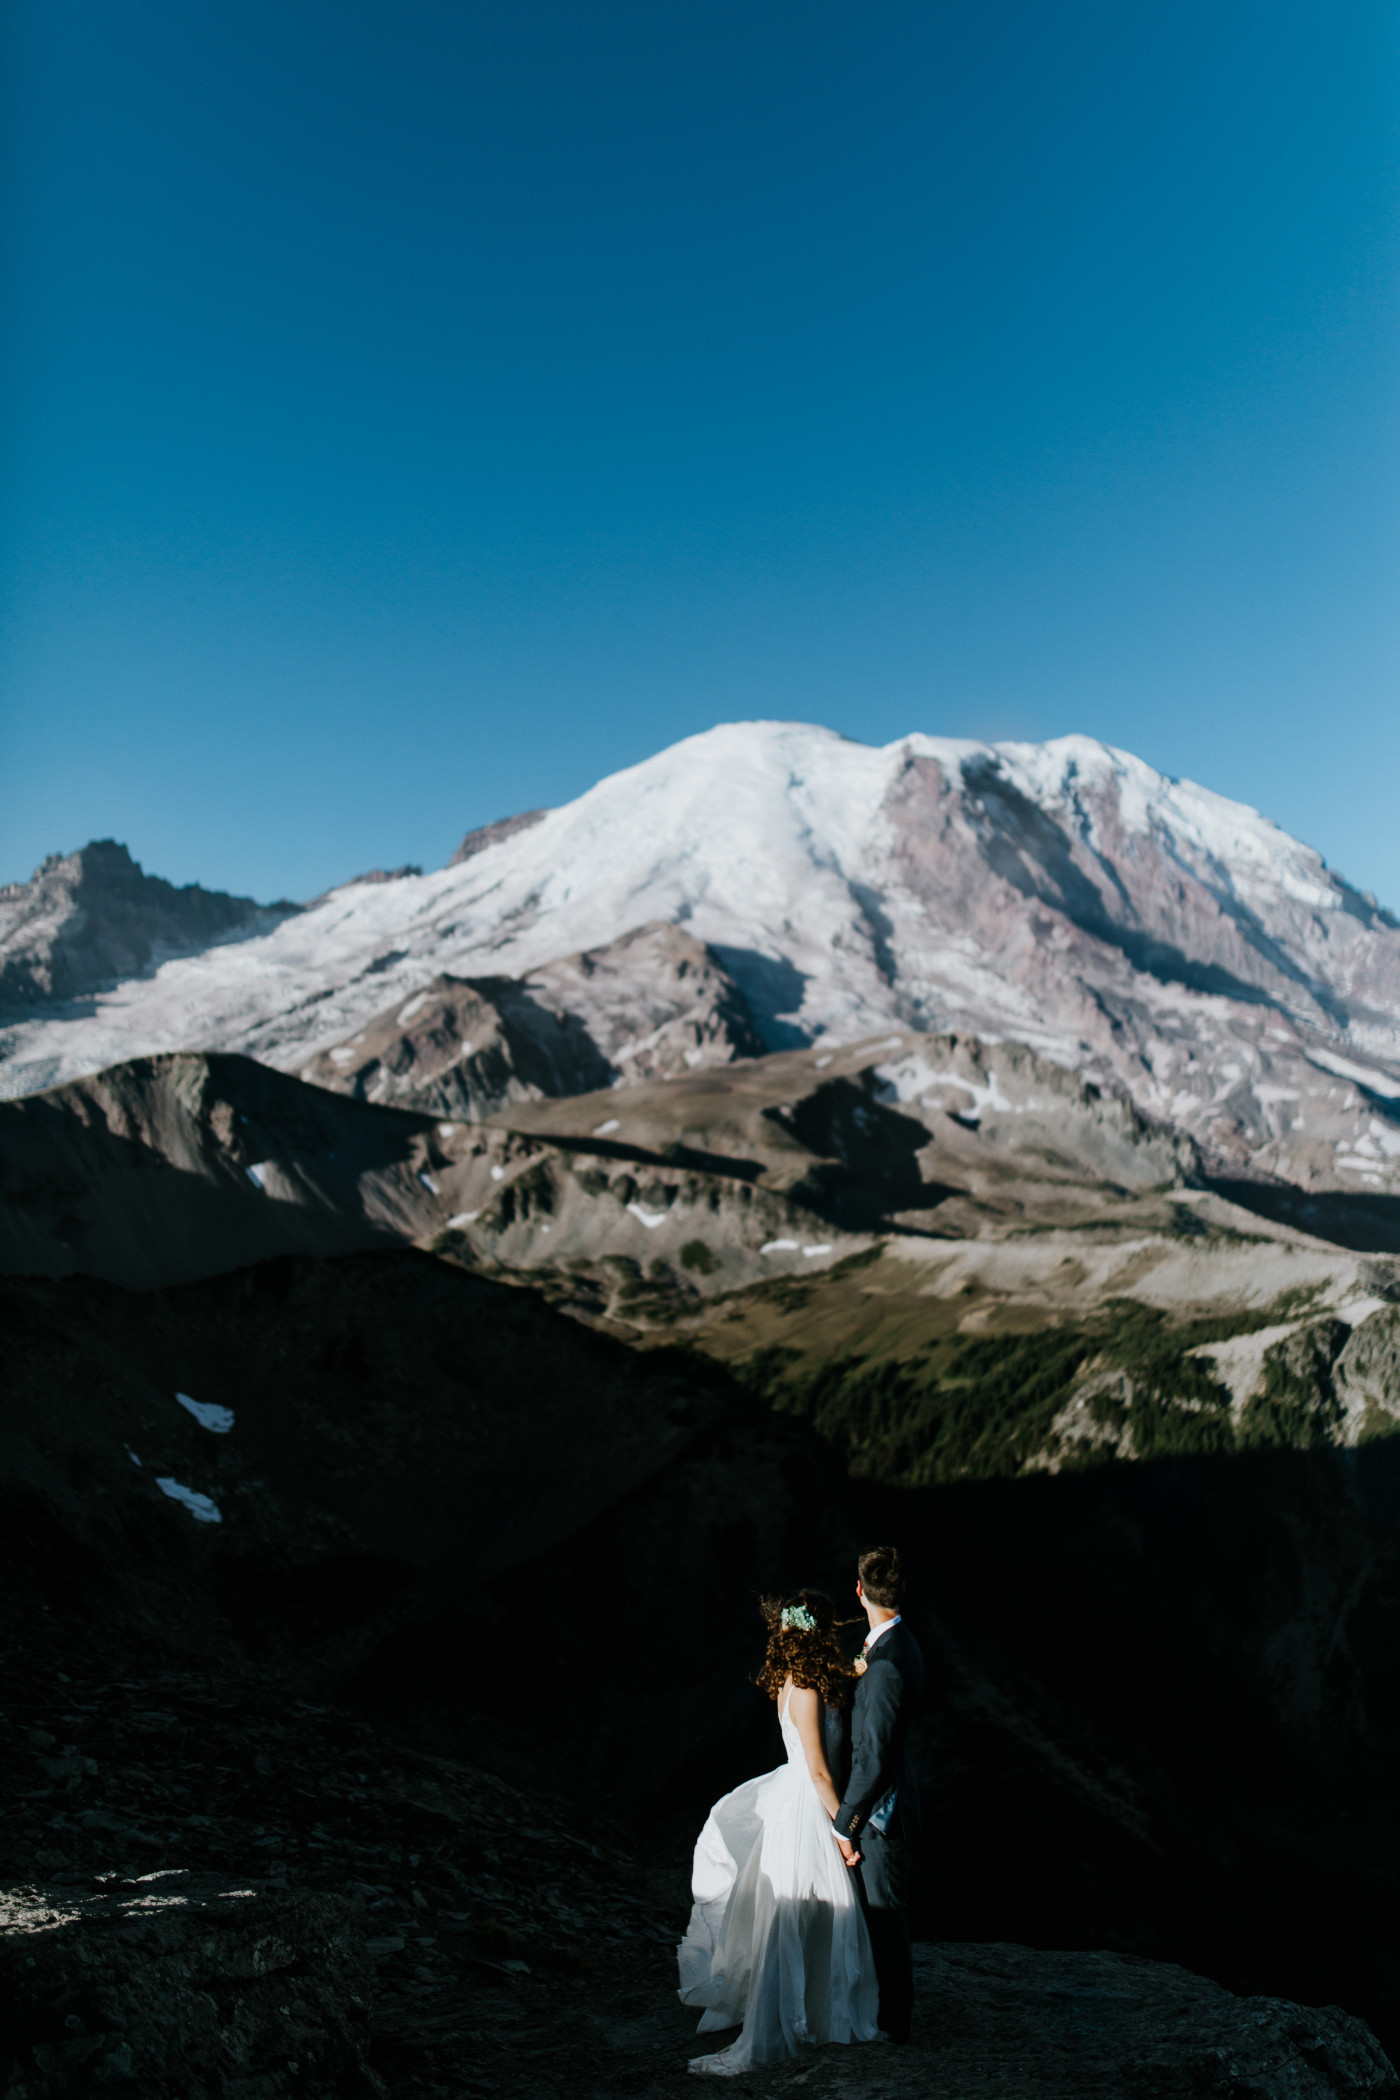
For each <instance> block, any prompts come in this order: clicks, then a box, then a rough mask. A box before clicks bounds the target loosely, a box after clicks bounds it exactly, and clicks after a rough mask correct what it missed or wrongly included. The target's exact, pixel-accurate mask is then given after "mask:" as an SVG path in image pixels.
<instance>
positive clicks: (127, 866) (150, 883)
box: [0, 839, 295, 1011]
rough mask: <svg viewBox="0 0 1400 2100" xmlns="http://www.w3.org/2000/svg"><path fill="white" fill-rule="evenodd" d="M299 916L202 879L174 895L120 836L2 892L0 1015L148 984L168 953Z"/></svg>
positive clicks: (54, 862) (57, 856)
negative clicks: (142, 981)
mask: <svg viewBox="0 0 1400 2100" xmlns="http://www.w3.org/2000/svg"><path fill="white" fill-rule="evenodd" d="M293 910H295V906H293V905H286V904H283V905H260V904H256V903H254V901H253V899H252V898H251V897H229V896H226V895H225V894H224V893H223V892H222V891H219V890H205V889H201V888H200V887H199V884H198V883H195V882H191V883H186V885H185V887H184V888H183V889H176V888H175V887H174V885H173V884H172V883H169V882H163V881H162V880H161V878H160V877H159V876H158V875H147V874H145V873H143V871H142V870H141V868H140V867H138V865H137V863H136V862H135V861H134V860H133V859H132V858H131V855H130V854H129V853H128V852H127V850H126V847H125V846H119V845H118V844H117V843H116V841H115V840H114V839H97V840H94V842H93V843H92V844H91V845H90V846H84V847H82V848H81V849H80V850H79V851H78V852H77V853H67V854H62V853H54V854H51V855H50V856H49V858H48V859H47V860H46V861H45V862H44V863H43V865H42V866H41V867H38V868H36V869H35V871H34V873H33V875H32V876H31V877H30V879H29V881H28V882H12V883H9V884H7V885H6V886H5V887H4V888H3V889H0V1011H3V1010H5V1009H9V1010H15V1009H18V1010H20V1011H23V1010H24V1009H25V1008H27V1007H35V1006H42V1005H45V1004H48V1003H50V1002H54V1001H61V1000H66V999H73V998H77V997H79V996H80V995H81V994H83V993H90V992H95V991H98V990H100V989H101V988H103V987H104V986H107V985H111V984H114V983H116V982H118V981H119V980H120V979H122V978H126V977H140V976H142V975H143V974H144V973H145V972H146V971H147V970H148V969H150V967H151V965H152V964H153V963H156V962H160V961H162V960H164V959H166V958H167V957H169V956H173V955H180V954H189V953H190V952H191V951H192V950H195V951H198V950H203V949H206V948H209V947H212V946H213V945H214V944H215V943H216V942H218V941H221V940H227V939H229V938H230V937H231V936H247V935H249V934H252V933H266V932H268V931H269V930H270V929H271V928H272V927H273V926H275V925H277V924H278V923H279V921H280V920H281V919H283V918H285V917H286V916H287V914H288V913H289V912H291V911H293Z"/></svg>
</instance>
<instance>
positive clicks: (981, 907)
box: [0, 722, 1400, 1191]
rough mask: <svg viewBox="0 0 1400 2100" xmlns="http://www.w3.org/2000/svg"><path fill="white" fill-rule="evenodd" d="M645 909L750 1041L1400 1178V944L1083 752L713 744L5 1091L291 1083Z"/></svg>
mask: <svg viewBox="0 0 1400 2100" xmlns="http://www.w3.org/2000/svg"><path fill="white" fill-rule="evenodd" d="M659 921H667V922H670V923H672V924H675V925H678V926H680V927H682V928H683V929H684V930H685V931H686V933H687V934H689V935H692V936H693V937H694V938H695V939H697V940H698V941H701V942H703V943H704V944H705V945H706V946H707V947H708V949H709V951H710V953H711V955H712V956H713V957H714V958H715V960H716V961H717V963H718V964H719V965H720V967H721V968H722V969H723V970H724V971H725V972H726V973H727V975H728V976H729V977H730V978H731V979H732V980H733V982H734V983H735V984H736V985H737V986H738V988H739V990H740V991H741V992H742V994H743V996H744V998H745V1000H746V1001H747V1004H748V1007H749V1009H750V1010H751V1012H752V1014H753V1016H754V1019H755V1022H756V1024H757V1027H758V1029H759V1030H760V1032H761V1034H762V1036H763V1038H764V1041H765V1043H766V1044H767V1046H768V1047H769V1048H773V1049H777V1048H784V1047H789V1046H795V1045H796V1044H799V1043H802V1042H806V1041H813V1040H816V1039H818V1038H821V1037H824V1036H830V1037H834V1038H837V1039H841V1040H851V1039H853V1038H855V1037H857V1036H860V1035H868V1034H871V1033H874V1032H875V1031H877V1030H878V1029H880V1028H882V1027H886V1026H888V1025H890V1024H891V1023H896V1022H897V1023H900V1024H903V1025H913V1026H916V1027H920V1028H924V1029H946V1028H950V1027H955V1028H957V1029H959V1030H967V1031H971V1032H973V1033H975V1034H979V1035H982V1036H990V1037H998V1036H1002V1037H1004V1036H1010V1037H1013V1038H1016V1039H1018V1040H1020V1041H1023V1042H1026V1043H1028V1044H1030V1045H1031V1046H1032V1047H1034V1048H1036V1049H1037V1050H1039V1051H1040V1052H1041V1053H1042V1054H1043V1055H1046V1056H1048V1057H1051V1058H1053V1059H1055V1060H1056V1061H1057V1062H1060V1063H1063V1064H1066V1065H1070V1066H1073V1067H1076V1068H1078V1069H1080V1070H1081V1071H1084V1072H1086V1073H1089V1074H1090V1075H1092V1076H1094V1077H1096V1078H1099V1079H1101V1080H1108V1081H1110V1082H1112V1083H1114V1084H1116V1085H1118V1086H1120V1087H1122V1088H1123V1089H1125V1090H1126V1091H1127V1092H1128V1093H1130V1094H1131V1096H1132V1097H1133V1098H1134V1100H1136V1101H1137V1102H1138V1104H1139V1105H1140V1106H1141V1107H1142V1108H1144V1109H1145V1110H1146V1111H1147V1112H1149V1113H1150V1114H1152V1115H1154V1116H1156V1117H1158V1118H1159V1119H1162V1120H1165V1121H1170V1122H1172V1123H1173V1124H1175V1125H1176V1126H1177V1127H1179V1128H1181V1129H1184V1130H1186V1131H1188V1132H1190V1133H1191V1135H1192V1136H1194V1137H1195V1138H1196V1139H1197V1140H1198V1141H1199V1142H1201V1143H1202V1144H1204V1145H1205V1146H1207V1147H1208V1148H1210V1150H1211V1151H1212V1152H1213V1153H1215V1154H1217V1155H1218V1156H1219V1157H1221V1158H1222V1159H1224V1160H1226V1161H1229V1162H1232V1163H1233V1164H1234V1165H1235V1166H1236V1167H1237V1168H1240V1169H1254V1170H1264V1171H1267V1172H1271V1173H1278V1174H1282V1175H1285V1176H1287V1177H1288V1178H1291V1179H1294V1180H1297V1181H1300V1182H1302V1183H1303V1184H1304V1185H1306V1186H1309V1187H1317V1188H1331V1187H1338V1188H1348V1187H1350V1188H1356V1189H1370V1190H1381V1191H1385V1190H1389V1189H1392V1188H1397V1187H1400V928H1398V927H1397V925H1396V922H1395V921H1394V920H1393V919H1392V918H1391V917H1390V916H1389V915H1388V914H1386V913H1384V912H1383V911H1381V910H1380V908H1379V907H1378V906H1376V905H1375V904H1374V903H1373V902H1372V901H1371V900H1370V899H1368V898H1366V897H1363V896H1361V895H1360V894H1359V893H1358V892H1356V891H1355V890H1353V889H1351V888H1350V887H1349V886H1348V885H1347V884H1346V883H1345V882H1343V881H1341V880H1340V879H1339V878H1337V877H1336V876H1334V875H1333V874H1332V873H1331V872H1330V871H1329V870H1328V869H1327V868H1326V866H1325V865H1324V863H1323V862H1322V860H1321V859H1320V858H1319V856H1318V855H1317V854H1316V853H1314V852H1312V851H1311V850H1310V849H1309V848H1307V847H1305V846H1303V845H1301V844H1299V843H1298V841H1296V840H1294V839H1291V838H1289V837H1288V836H1287V835H1286V834H1285V833H1283V832H1281V831H1280V830H1279V829H1278V828H1277V827H1276V826H1275V825H1273V824H1270V823H1269V822H1268V821H1267V820H1266V819H1264V818H1262V817H1260V816H1259V815H1258V814H1257V813H1256V812H1254V811H1253V810H1250V809H1247V808H1245V807H1244V806H1243V805H1241V804H1237V803H1231V802H1227V801H1225V800H1224V799H1223V798H1221V797H1220V796H1217V795H1213V794H1211V793H1209V792H1208V791H1207V790H1205V789H1202V788H1198V787H1194V786H1192V785H1191V784H1189V783H1182V782H1173V781H1169V780H1166V779H1164V778H1163V777H1162V776H1161V775H1159V774H1157V773H1154V772H1153V771H1152V770H1151V768H1149V767H1147V766H1145V765H1143V764H1142V763H1141V761H1139V760H1137V759H1134V758H1132V757H1131V756H1130V755H1128V754H1126V753H1123V752H1118V751H1113V750H1110V749H1109V748H1108V747H1107V746H1105V745H1102V744H1097V743H1094V742H1092V741H1091V740H1089V739H1087V738H1082V737H1068V738H1062V739H1060V740H1058V741H1057V742H1054V743H1051V744H1046V745H1026V744H1001V745H987V744H975V743H970V742H966V741H959V740H954V739H941V738H934V737H926V736H911V737H907V738H905V739H903V740H901V741H900V742H899V743H897V744H893V745H890V746H888V747H886V748H885V749H883V750H872V749H869V748H867V747H865V746H862V745H859V744H853V743H850V742H848V741H847V740H845V739H843V738H840V737H838V736H835V735H834V734H832V733H831V732H830V731H827V730H822V729H814V728H810V727H804V726H803V725H801V724H784V723H762V722H760V723H743V724H735V725H729V726H727V727H724V728H721V729H716V730H712V731H710V732H708V733H707V734H705V735H703V736H699V737H693V738H690V739H688V740H687V741H686V742H685V743H682V744H679V745H677V746H675V747H674V748H673V749H671V750H669V751H666V752H663V753H661V754H659V755H658V756H657V757H655V758H653V759H649V760H647V761H646V762H645V763H644V764H642V765H640V766H636V767H633V768H631V769H630V770H629V771H627V772H624V773H620V774H617V775H614V776H613V777H612V778H610V779H608V780H605V781H602V782H601V783H600V784H599V785H598V786H597V787H595V788H593V789H591V790H590V791H589V792H588V793H587V794H586V795H583V796H581V797H579V799H578V800H577V801H576V802H573V803H571V804H568V805H567V806H566V807H564V808H562V809H556V810H550V811H546V812H545V813H544V814H543V815H541V816H539V817H538V818H537V819H536V820H535V821H533V822H532V823H530V824H529V825H528V826H525V827H523V828H514V829H512V828H511V827H510V826H509V825H506V826H502V827H499V828H498V829H497V830H496V831H495V832H494V834H492V835H489V836H487V835H483V836H482V837H481V840H480V843H479V845H478V846H477V847H476V848H475V849H474V850H473V851H472V852H471V853H470V855H469V856H468V857H467V858H466V859H465V860H461V861H459V862H457V863H456V864H455V865H453V866H450V867H448V868H446V869H443V870H440V871H439V872H437V873H436V874H433V875H428V876H422V877H415V876H408V877H404V878H401V879H399V880H397V881H395V882H392V883H385V884H380V885H376V886H373V887H370V886H366V885H359V886H354V885H350V886H347V887H345V888H342V889H340V890H338V891H335V892H333V893H332V894H331V895H330V896H329V897H328V898H326V899H325V900H323V901H321V902H319V903H318V904H317V905H316V906H315V907H314V908H312V909H308V910H307V911H305V912H303V913H301V914H300V915H298V916H297V917H296V918H295V919H292V920H289V921H287V922H286V923H284V924H282V925H280V926H278V927H276V928H274V929H273V930H271V931H270V932H268V933H267V934H265V935H263V936H261V937H258V938H253V939H245V940H242V941H240V942H238V943H237V944H234V945H231V946H229V947H227V948H225V949H221V950H218V951H215V952H213V953H211V954H208V955H205V956H202V957H200V958H198V959H197V960H184V961H180V960H177V961H172V962H169V963H166V964H165V965H164V966H162V967H161V968H160V969H158V970H157V971H156V972H155V974H154V975H153V976H150V977H148V978H145V979H140V980H133V981H131V982H129V983H127V984H125V985H122V986H120V987H118V988H117V989H116V990H114V991H112V992H110V993H108V994H105V995H103V996H102V997H101V998H99V999H98V1000H97V1001H96V1002H95V1008H94V1011H93V1012H92V1013H91V1015H90V1016H88V1017H86V1018H76V1019H66V1018H65V1019H60V1018H58V1017H57V1016H52V1017H42V1018H41V1017H40V1016H38V1015H36V1016H35V1017H34V1019H33V1020H31V1021H29V1022H26V1023H21V1024H18V1025H16V1026H14V1027H11V1028H10V1029H9V1030H7V1031H6V1032H5V1037H4V1041H3V1045H2V1046H0V1047H3V1051H4V1054H5V1064H4V1066H3V1068H0V1070H2V1071H3V1077H4V1084H5V1087H6V1090H7V1091H9V1092H11V1093H18V1092H23V1091H27V1090H29V1089H32V1088H34V1087H36V1086H39V1085H43V1084H52V1083H54V1082H55V1080H57V1079H59V1078H61V1077H64V1076H68V1075H71V1074H73V1073H75V1072H77V1071H80V1070H82V1069H84V1068H87V1069H91V1068H92V1067H93V1066H94V1065H98V1064H102V1063H106V1062H110V1061H113V1060H114V1059H118V1058H122V1057H128V1056H130V1055H132V1054H133V1053H135V1052H136V1051H138V1050H142V1051H144V1050H147V1049H153V1048H174V1047H180V1046H184V1045H194V1044H198V1045H200V1046H209V1047H213V1046H219V1047H228V1048H238V1049H241V1050H244V1051H246V1052H248V1053H249V1054H251V1055H253V1056H256V1057H259V1058H262V1059H264V1060H265V1061H267V1062H269V1063H273V1064H276V1065H280V1066H283V1067H284V1068H289V1069H301V1068H303V1067H304V1066H305V1065H306V1064H307V1063H308V1062H309V1061H310V1060H311V1059H312V1058H313V1057H315V1056H317V1055H318V1054H319V1053H320V1052H322V1051H325V1050H328V1049H329V1048H330V1047H331V1046H332V1045H334V1044H336V1043H340V1042H343V1041H344V1040H345V1039H346V1038H347V1037H349V1036H351V1035H353V1033H354V1032H355V1031H356V1030H358V1029H361V1028H363V1027H364V1026H365V1024H366V1023H367V1022H368V1021H370V1020H371V1019H372V1018H373V1017H374V1016H375V1015H377V1014H382V1013H384V1012H385V1011H386V1009H387V1008H388V1007H389V1005H390V1003H391V1002H397V1001H400V1000H407V999H408V998H409V997H410V996H411V995H412V994H413V993H415V992H417V991H419V990H421V989H422V988H423V987H424V986H426V985H427V984H429V983H430V982H432V980H433V979H435V978H437V977H440V976H442V975H443V974H444V973H447V974H451V975H454V976H464V977H477V976H483V975H490V976H501V975H507V976H513V977H517V978H518V977H524V976H526V975H527V974H528V973H530V972H532V971H535V970H537V969H539V968H540V967H541V966H542V965H544V964H546V963H549V962H552V961H553V960H554V959H555V958H557V957H561V956H566V955H571V954H577V953H580V952H583V951H587V950H590V949H595V948H598V947H601V946H605V945H607V944H610V943H612V942H615V941H616V940H617V939H618V938H619V937H620V936H622V935H624V934H626V933H628V932H630V931H631V930H632V929H634V928H638V927H642V926H645V925H648V924H654V923H656V922H659Z"/></svg>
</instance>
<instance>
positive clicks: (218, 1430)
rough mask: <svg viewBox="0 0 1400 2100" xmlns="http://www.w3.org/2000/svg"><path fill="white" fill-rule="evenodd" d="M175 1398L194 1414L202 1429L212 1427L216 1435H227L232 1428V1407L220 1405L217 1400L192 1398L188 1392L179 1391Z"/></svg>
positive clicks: (187, 1412)
mask: <svg viewBox="0 0 1400 2100" xmlns="http://www.w3.org/2000/svg"><path fill="white" fill-rule="evenodd" d="M175 1398H176V1399H177V1400H178V1401H179V1403H180V1405H181V1407H183V1408H184V1410H185V1412H186V1414H191V1415H193V1416H194V1418H195V1420H196V1422H198V1424H199V1426H200V1428H201V1429H211V1430H212V1431H213V1432H214V1435H215V1436H227V1435H228V1433H229V1431H230V1430H231V1429H232V1427H233V1409H232V1408H231V1407H220V1406H219V1404H218V1402H217V1401H215V1400H191V1398H190V1396H189V1394H188V1393H177V1394H176V1395H175Z"/></svg>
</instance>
